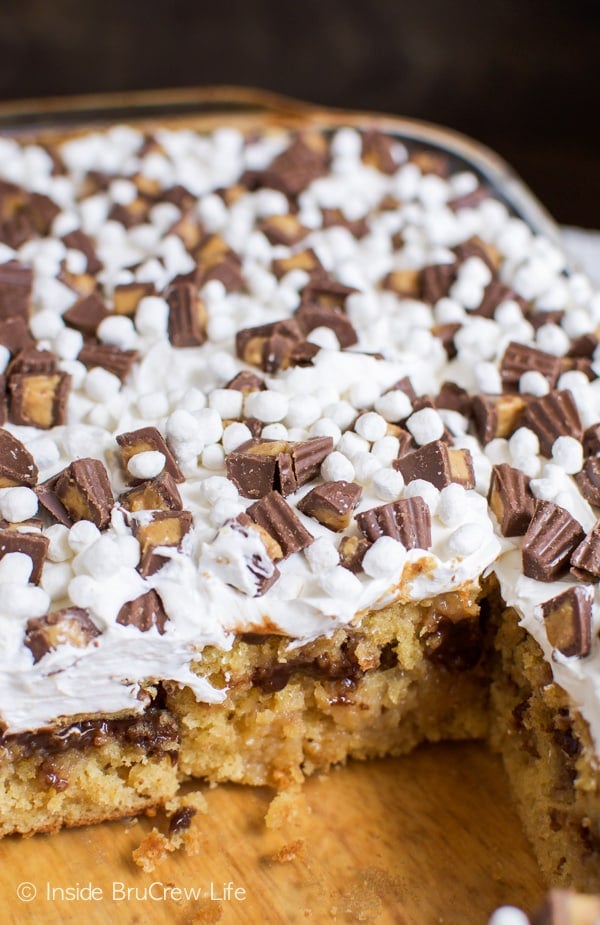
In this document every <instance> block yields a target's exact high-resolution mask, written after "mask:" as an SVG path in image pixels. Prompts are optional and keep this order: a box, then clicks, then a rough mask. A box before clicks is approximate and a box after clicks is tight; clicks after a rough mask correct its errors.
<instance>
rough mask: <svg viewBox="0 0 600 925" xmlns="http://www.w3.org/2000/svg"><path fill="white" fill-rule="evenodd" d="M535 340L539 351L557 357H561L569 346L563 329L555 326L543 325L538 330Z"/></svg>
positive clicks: (569, 343)
mask: <svg viewBox="0 0 600 925" xmlns="http://www.w3.org/2000/svg"><path fill="white" fill-rule="evenodd" d="M535 340H536V345H537V346H538V347H539V349H540V350H543V351H544V353H551V354H553V355H554V356H557V357H563V356H564V355H565V354H566V353H567V352H568V350H569V347H570V346H571V342H570V340H569V338H568V337H567V335H566V334H565V332H564V331H563V329H562V328H559V327H558V325H556V324H543V325H542V326H541V327H540V328H538V331H537V334H536V337H535Z"/></svg>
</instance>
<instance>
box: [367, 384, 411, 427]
mask: <svg viewBox="0 0 600 925" xmlns="http://www.w3.org/2000/svg"><path fill="white" fill-rule="evenodd" d="M375 411H376V412H377V413H378V414H380V415H381V416H382V417H383V418H385V420H386V421H389V422H391V423H397V422H398V421H403V420H404V419H405V418H407V417H408V416H409V415H410V413H411V411H412V405H411V402H410V398H409V397H408V395H407V394H406V392H403V391H402V389H392V391H390V392H385V393H384V394H383V395H381V396H380V397H379V398H378V399H377V401H376V402H375Z"/></svg>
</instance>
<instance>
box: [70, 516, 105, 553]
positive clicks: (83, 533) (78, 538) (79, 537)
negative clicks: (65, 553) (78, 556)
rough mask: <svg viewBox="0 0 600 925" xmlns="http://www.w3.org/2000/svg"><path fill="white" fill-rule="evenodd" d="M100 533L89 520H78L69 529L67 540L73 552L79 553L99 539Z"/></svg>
mask: <svg viewBox="0 0 600 925" xmlns="http://www.w3.org/2000/svg"><path fill="white" fill-rule="evenodd" d="M100 536H101V533H100V531H99V529H98V527H97V526H96V524H93V523H92V522H91V520H79V521H77V523H75V524H73V526H72V527H71V529H70V530H69V536H68V542H69V546H70V547H71V549H72V550H73V552H74V553H80V552H81V551H82V550H83V549H86V548H87V547H88V546H91V544H92V543H95V542H96V540H99V539H100Z"/></svg>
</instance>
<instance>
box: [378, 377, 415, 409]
mask: <svg viewBox="0 0 600 925" xmlns="http://www.w3.org/2000/svg"><path fill="white" fill-rule="evenodd" d="M388 392H404V394H405V395H406V396H407V397H408V399H409V400H410V402H411V404H414V402H415V401H416V400H417V393H416V392H415V389H414V386H413V384H412V382H411V381H410V378H409V377H408V376H403V377H402V379H398V381H397V382H395V383H394V385H392V386H390V388H389V389H387V390H386V391H385V392H384V393H383V394H384V395H387V394H388Z"/></svg>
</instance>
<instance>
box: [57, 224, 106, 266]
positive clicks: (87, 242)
mask: <svg viewBox="0 0 600 925" xmlns="http://www.w3.org/2000/svg"><path fill="white" fill-rule="evenodd" d="M63 241H64V243H65V244H66V245H67V247H68V248H70V249H71V250H75V251H81V253H82V254H85V256H86V258H87V272H88V273H91V274H93V275H95V274H96V273H99V272H100V270H101V269H102V263H101V261H100V260H99V259H98V255H97V254H96V245H95V244H94V242H93V240H92V238H90V237H89V236H88V235H87V234H85V232H83V231H81V230H80V229H77V230H76V231H70V232H69V234H66V235H65V236H64V237H63Z"/></svg>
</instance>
